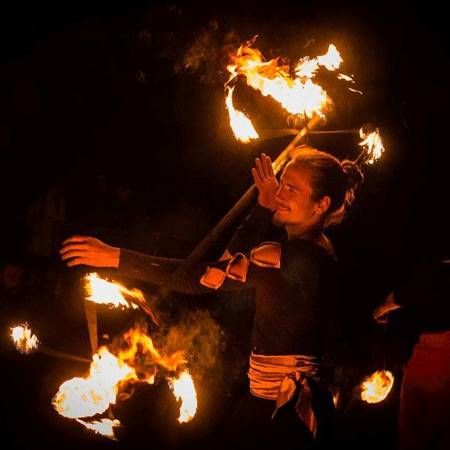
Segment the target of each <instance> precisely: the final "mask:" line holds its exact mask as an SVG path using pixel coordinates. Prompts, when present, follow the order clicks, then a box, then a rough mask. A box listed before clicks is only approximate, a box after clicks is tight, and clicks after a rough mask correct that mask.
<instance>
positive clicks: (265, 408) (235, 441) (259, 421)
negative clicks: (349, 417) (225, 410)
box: [223, 385, 334, 450]
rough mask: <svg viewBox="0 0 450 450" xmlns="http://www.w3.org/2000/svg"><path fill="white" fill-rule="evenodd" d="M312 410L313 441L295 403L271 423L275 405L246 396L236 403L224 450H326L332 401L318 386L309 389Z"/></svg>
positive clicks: (330, 432) (284, 409)
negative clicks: (225, 449)
mask: <svg viewBox="0 0 450 450" xmlns="http://www.w3.org/2000/svg"><path fill="white" fill-rule="evenodd" d="M311 390H312V393H313V401H312V406H313V410H314V413H315V415H316V418H317V423H318V428H317V439H314V437H313V435H312V433H311V432H310V431H309V429H308V428H307V427H306V425H305V424H304V423H303V421H302V420H301V419H300V417H299V416H298V414H297V412H296V410H295V402H289V403H288V404H286V405H285V406H283V407H282V408H281V409H280V410H279V411H278V412H277V414H276V416H275V417H274V418H273V419H272V418H271V417H272V414H273V412H274V410H275V401H272V400H264V399H260V398H257V397H255V396H253V395H252V394H250V392H248V393H246V394H245V395H243V396H242V397H241V398H240V399H239V400H238V402H237V404H236V407H235V410H234V413H233V415H232V417H231V420H230V422H229V424H228V426H227V427H226V430H225V436H224V440H223V443H224V444H225V446H224V448H225V447H227V448H236V447H237V446H238V447H242V448H244V447H245V448H247V449H249V450H250V449H273V450H294V449H299V450H300V449H301V450H309V449H318V448H321V449H322V448H327V446H328V444H331V440H332V434H333V431H332V425H333V416H334V414H333V411H334V407H333V400H332V397H331V394H330V393H329V392H328V390H327V389H325V388H324V387H322V386H318V385H313V386H311Z"/></svg>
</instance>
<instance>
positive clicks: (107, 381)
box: [52, 328, 196, 437]
mask: <svg viewBox="0 0 450 450" xmlns="http://www.w3.org/2000/svg"><path fill="white" fill-rule="evenodd" d="M124 341H125V343H126V346H125V348H123V349H121V350H120V351H118V354H117V356H115V355H113V354H112V353H111V352H110V351H109V350H108V349H107V348H106V347H101V348H100V349H99V351H98V353H96V354H95V355H94V356H93V357H92V363H91V366H90V369H89V374H88V375H87V376H86V377H85V378H81V377H75V378H72V379H70V380H68V381H66V382H64V383H63V384H62V385H61V386H60V387H59V390H58V392H57V393H56V394H55V396H54V398H53V402H52V403H53V406H54V408H55V409H56V411H57V412H58V413H59V414H61V415H62V416H64V417H67V418H70V419H80V418H87V417H92V416H95V415H96V414H102V413H104V412H105V411H106V410H107V409H108V408H109V406H110V405H113V404H115V403H116V400H117V395H118V392H119V389H120V387H121V384H122V383H124V382H133V383H136V382H139V383H148V384H153V383H154V380H155V375H156V371H157V366H158V367H160V368H162V369H164V370H166V371H167V372H172V373H173V372H176V371H178V370H179V369H180V368H182V367H183V366H184V365H185V364H186V359H185V353H184V352H182V351H177V352H174V353H172V354H169V355H165V354H164V353H163V352H162V351H159V350H158V349H156V347H155V346H154V343H153V341H152V339H151V338H150V336H148V335H147V334H146V333H145V331H144V330H142V329H140V328H134V329H131V330H129V331H128V332H127V333H126V334H125V335H124ZM143 362H144V364H142V363H143ZM138 364H139V369H140V370H141V369H142V370H144V371H145V373H144V374H138V373H137V369H136V368H135V367H137V366H138ZM185 373H186V372H183V373H182V375H181V376H180V377H179V379H178V380H176V381H177V382H179V383H180V385H181V387H182V388H183V386H184V389H182V392H183V397H182V404H181V407H180V419H181V418H183V421H188V420H190V418H192V417H193V415H195V409H196V408H194V409H193V408H192V406H191V405H192V401H188V400H185V399H184V398H185V397H184V395H187V394H186V392H190V394H189V395H191V396H192V395H193V396H194V397H195V396H196V394H195V388H194V386H193V382H192V379H191V385H192V386H191V388H192V389H191V390H190V391H189V389H188V388H189V382H188V381H186V380H185V376H184V374H185ZM189 377H190V376H189ZM170 380H171V379H169V383H171V381H170ZM186 386H187V387H186ZM192 391H193V393H192ZM178 392H179V391H178V390H177V391H176V392H175V390H174V395H176V396H178V395H179V394H178ZM180 395H181V394H180ZM177 398H178V397H177ZM186 402H187V403H186ZM186 405H187V406H186ZM186 411H187V412H186ZM189 414H190V416H189ZM187 417H189V418H187ZM180 419H179V421H180V422H181V420H180ZM79 422H80V423H82V424H83V425H84V426H86V427H87V428H89V429H91V430H93V431H95V432H98V433H102V434H105V435H107V436H108V437H111V435H112V436H114V433H113V431H112V429H111V428H112V427H115V426H118V425H120V423H117V422H118V421H117V422H115V421H113V422H111V421H108V420H107V419H103V420H102V421H101V422H93V421H91V420H83V421H79ZM103 431H104V432H103Z"/></svg>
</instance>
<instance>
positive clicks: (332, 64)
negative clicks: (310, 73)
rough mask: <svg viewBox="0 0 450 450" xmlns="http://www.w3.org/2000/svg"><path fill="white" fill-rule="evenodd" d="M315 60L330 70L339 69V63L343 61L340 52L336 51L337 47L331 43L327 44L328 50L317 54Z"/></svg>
mask: <svg viewBox="0 0 450 450" xmlns="http://www.w3.org/2000/svg"><path fill="white" fill-rule="evenodd" d="M317 60H318V61H319V64H320V65H321V66H324V67H326V68H327V69H328V70H330V71H334V70H337V69H339V66H340V65H341V63H342V62H344V60H343V59H342V57H341V54H340V53H339V52H338V49H337V48H336V46H335V45H333V44H330V45H329V46H328V51H327V52H326V54H325V55H322V56H318V57H317Z"/></svg>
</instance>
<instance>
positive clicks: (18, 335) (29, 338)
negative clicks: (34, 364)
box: [10, 323, 90, 362]
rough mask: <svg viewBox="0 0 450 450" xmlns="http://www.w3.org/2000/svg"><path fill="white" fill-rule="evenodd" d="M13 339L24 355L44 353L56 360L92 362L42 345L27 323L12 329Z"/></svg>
mask: <svg viewBox="0 0 450 450" xmlns="http://www.w3.org/2000/svg"><path fill="white" fill-rule="evenodd" d="M10 329H11V338H12V340H13V342H14V346H15V347H16V349H17V350H18V351H19V352H20V353H23V354H26V355H29V354H30V353H32V352H38V353H43V354H44V355H47V356H53V357H55V358H62V359H68V360H72V361H78V362H90V361H89V359H87V358H83V357H82V356H75V355H71V354H69V353H65V352H60V351H58V350H53V349H51V348H48V347H45V346H43V345H41V343H40V342H39V339H38V337H37V336H36V335H35V334H33V333H32V331H31V328H30V327H29V326H28V324H27V323H24V324H22V325H17V326H15V327H11V328H10Z"/></svg>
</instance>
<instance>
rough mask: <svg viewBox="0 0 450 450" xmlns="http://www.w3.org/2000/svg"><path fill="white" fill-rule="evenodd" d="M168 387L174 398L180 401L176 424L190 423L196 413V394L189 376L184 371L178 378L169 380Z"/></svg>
mask: <svg viewBox="0 0 450 450" xmlns="http://www.w3.org/2000/svg"><path fill="white" fill-rule="evenodd" d="M169 385H170V388H171V389H172V391H173V394H174V395H175V398H176V399H177V400H181V406H180V416H179V417H178V422H179V423H186V422H189V421H191V420H192V419H193V417H194V416H195V413H196V412H197V393H196V391H195V386H194V381H193V379H192V377H191V375H190V374H189V372H188V371H187V370H186V371H184V372H183V373H182V374H181V375H180V376H179V377H178V378H176V379H175V378H170V379H169Z"/></svg>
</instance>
